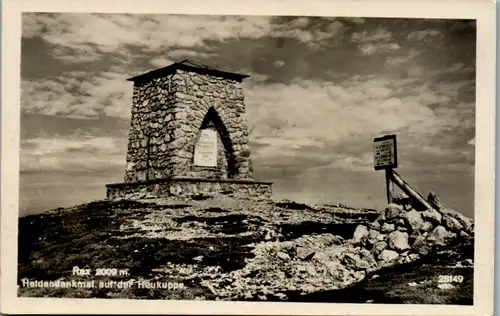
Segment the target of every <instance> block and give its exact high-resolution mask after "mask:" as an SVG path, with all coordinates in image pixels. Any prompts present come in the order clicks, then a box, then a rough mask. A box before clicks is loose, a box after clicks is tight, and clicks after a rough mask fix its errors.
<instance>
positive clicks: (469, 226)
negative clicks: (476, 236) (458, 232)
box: [441, 208, 474, 235]
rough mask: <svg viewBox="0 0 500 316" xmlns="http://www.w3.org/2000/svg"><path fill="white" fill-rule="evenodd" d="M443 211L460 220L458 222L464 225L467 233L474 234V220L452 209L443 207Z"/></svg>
mask: <svg viewBox="0 0 500 316" xmlns="http://www.w3.org/2000/svg"><path fill="white" fill-rule="evenodd" d="M441 211H442V212H443V214H447V215H449V216H451V217H453V218H454V219H456V220H458V222H459V223H460V224H461V225H462V226H463V229H464V230H465V232H466V233H467V234H469V235H472V234H473V233H474V221H473V220H471V219H470V218H468V217H466V216H464V215H463V214H461V213H459V212H457V211H454V210H452V209H448V208H443V209H442V210H441Z"/></svg>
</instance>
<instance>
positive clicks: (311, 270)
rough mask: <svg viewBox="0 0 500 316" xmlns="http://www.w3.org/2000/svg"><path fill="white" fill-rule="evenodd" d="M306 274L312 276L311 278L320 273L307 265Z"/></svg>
mask: <svg viewBox="0 0 500 316" xmlns="http://www.w3.org/2000/svg"><path fill="white" fill-rule="evenodd" d="M306 272H307V273H308V274H309V275H310V276H316V275H317V274H318V273H317V272H316V270H315V269H314V267H313V266H310V265H307V266H306Z"/></svg>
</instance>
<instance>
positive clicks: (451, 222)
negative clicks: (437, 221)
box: [441, 214, 463, 231]
mask: <svg viewBox="0 0 500 316" xmlns="http://www.w3.org/2000/svg"><path fill="white" fill-rule="evenodd" d="M441 223H442V224H443V226H444V227H445V228H447V229H449V230H450V231H460V230H462V229H463V226H462V224H460V222H459V221H458V220H457V219H456V218H453V217H451V216H450V215H448V214H444V215H443V218H442V220H441Z"/></svg>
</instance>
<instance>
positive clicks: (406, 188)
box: [391, 171, 434, 209]
mask: <svg viewBox="0 0 500 316" xmlns="http://www.w3.org/2000/svg"><path fill="white" fill-rule="evenodd" d="M391 180H392V181H393V182H394V183H395V184H396V185H397V186H398V187H399V188H400V189H401V190H402V191H403V192H404V193H406V195H408V196H409V197H412V198H413V199H414V200H416V201H418V202H419V203H420V204H422V206H423V207H424V209H434V208H433V207H432V206H431V205H430V204H429V202H427V201H426V200H425V199H424V197H423V196H421V195H420V194H419V193H418V192H417V191H416V190H415V189H413V188H412V187H411V186H410V185H409V184H408V183H407V182H406V181H405V180H403V178H402V177H401V176H400V175H399V174H398V173H397V172H396V171H393V172H391Z"/></svg>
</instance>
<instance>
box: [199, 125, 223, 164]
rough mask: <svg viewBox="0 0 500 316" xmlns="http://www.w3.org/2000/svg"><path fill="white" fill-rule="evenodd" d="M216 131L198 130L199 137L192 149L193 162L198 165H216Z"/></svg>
mask: <svg viewBox="0 0 500 316" xmlns="http://www.w3.org/2000/svg"><path fill="white" fill-rule="evenodd" d="M217 147H218V146H217V131H215V130H213V129H202V130H200V137H199V138H198V142H197V143H196V147H195V149H194V164H195V166H200V167H217Z"/></svg>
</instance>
